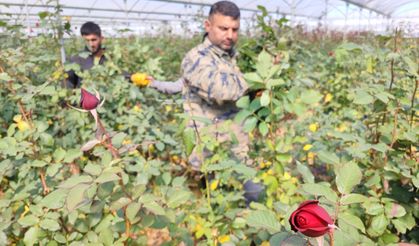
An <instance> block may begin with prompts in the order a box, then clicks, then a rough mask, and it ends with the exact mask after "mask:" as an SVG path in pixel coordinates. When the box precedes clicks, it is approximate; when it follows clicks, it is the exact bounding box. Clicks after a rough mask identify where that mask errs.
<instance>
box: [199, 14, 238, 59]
mask: <svg viewBox="0 0 419 246" xmlns="http://www.w3.org/2000/svg"><path fill="white" fill-rule="evenodd" d="M239 28H240V19H237V20H235V19H233V18H232V17H230V16H225V15H222V14H214V15H212V16H210V17H209V19H208V20H206V21H205V31H206V32H207V33H208V38H209V40H210V41H211V43H213V44H214V45H216V46H218V47H220V48H221V49H223V50H225V51H230V50H231V49H232V48H233V47H234V45H235V44H236V43H237V40H238V38H239Z"/></svg>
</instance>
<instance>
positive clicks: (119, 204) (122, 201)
mask: <svg viewBox="0 0 419 246" xmlns="http://www.w3.org/2000/svg"><path fill="white" fill-rule="evenodd" d="M130 203H131V200H130V199H129V198H127V197H121V198H119V199H118V200H116V201H114V202H113V203H112V204H111V206H110V208H109V209H110V210H114V211H116V210H119V209H121V208H123V207H124V206H126V205H128V204H130Z"/></svg>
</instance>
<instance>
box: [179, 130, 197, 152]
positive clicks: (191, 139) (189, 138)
mask: <svg viewBox="0 0 419 246" xmlns="http://www.w3.org/2000/svg"><path fill="white" fill-rule="evenodd" d="M182 135H183V136H182V137H183V143H184V145H185V147H186V155H187V156H189V155H190V154H191V153H192V151H193V149H194V148H195V132H194V130H193V129H192V128H186V129H185V130H184V131H183V134H182Z"/></svg>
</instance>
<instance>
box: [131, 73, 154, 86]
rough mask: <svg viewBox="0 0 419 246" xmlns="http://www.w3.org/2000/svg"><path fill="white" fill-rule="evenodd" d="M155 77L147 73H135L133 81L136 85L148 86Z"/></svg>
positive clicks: (132, 77) (132, 76)
mask: <svg viewBox="0 0 419 246" xmlns="http://www.w3.org/2000/svg"><path fill="white" fill-rule="evenodd" d="M153 80H154V79H153V77H151V76H150V75H148V74H146V73H134V74H132V75H131V81H132V83H134V84H135V85H136V86H141V87H144V86H148V85H149V84H150V83H151V82H153Z"/></svg>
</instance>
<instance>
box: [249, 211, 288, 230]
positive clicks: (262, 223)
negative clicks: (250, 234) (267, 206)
mask: <svg viewBox="0 0 419 246" xmlns="http://www.w3.org/2000/svg"><path fill="white" fill-rule="evenodd" d="M246 223H247V225H249V226H250V227H254V228H257V229H266V230H268V231H269V232H270V233H271V234H273V233H277V232H279V231H280V230H281V224H280V223H279V220H278V219H277V218H276V215H275V213H274V212H272V211H269V210H256V211H251V212H250V214H249V215H248V216H247V218H246Z"/></svg>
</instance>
